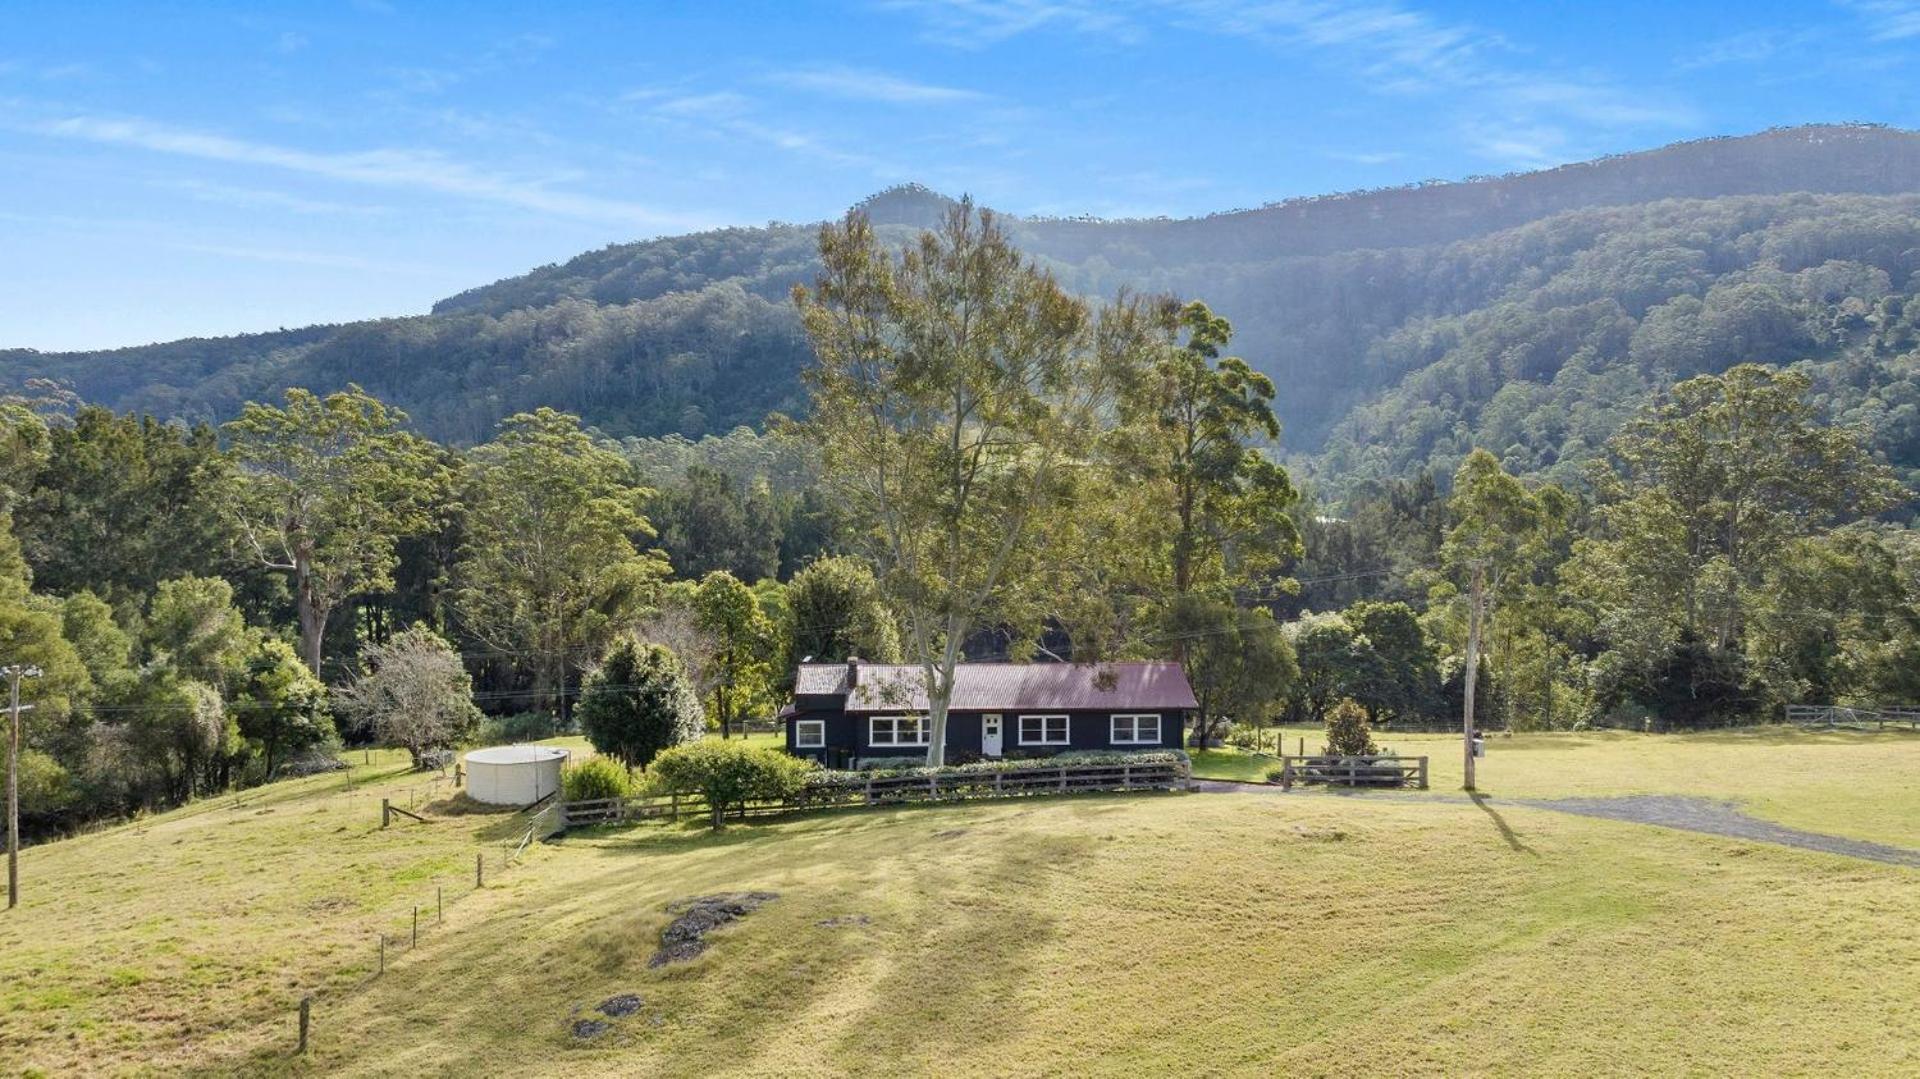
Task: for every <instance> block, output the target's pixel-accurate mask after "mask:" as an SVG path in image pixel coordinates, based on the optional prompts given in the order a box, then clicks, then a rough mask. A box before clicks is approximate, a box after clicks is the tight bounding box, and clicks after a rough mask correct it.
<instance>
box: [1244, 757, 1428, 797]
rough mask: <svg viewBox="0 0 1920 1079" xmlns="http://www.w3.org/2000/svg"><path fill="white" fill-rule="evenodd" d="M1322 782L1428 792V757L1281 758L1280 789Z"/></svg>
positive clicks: (1344, 785)
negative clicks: (1406, 788) (1413, 788)
mask: <svg viewBox="0 0 1920 1079" xmlns="http://www.w3.org/2000/svg"><path fill="white" fill-rule="evenodd" d="M1296 783H1298V784H1307V783H1323V784H1326V785H1328V786H1338V787H1408V786H1413V787H1418V788H1420V789H1421V790H1426V789H1427V758H1425V757H1395V756H1387V755H1379V756H1371V757H1331V756H1318V757H1307V756H1299V757H1296V756H1285V757H1281V758H1280V786H1281V788H1282V789H1284V790H1292V789H1293V787H1294V784H1296Z"/></svg>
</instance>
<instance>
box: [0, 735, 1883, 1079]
mask: <svg viewBox="0 0 1920 1079" xmlns="http://www.w3.org/2000/svg"><path fill="white" fill-rule="evenodd" d="M1396 742H1398V743H1400V748H1401V749H1402V750H1403V751H1409V752H1416V753H1432V754H1434V758H1433V759H1434V763H1435V776H1434V787H1435V790H1434V791H1432V792H1431V793H1430V794H1429V795H1427V796H1424V797H1413V796H1404V795H1392V794H1382V795H1377V796H1375V795H1361V796H1350V795H1328V794H1309V793H1299V792H1296V793H1294V794H1291V795H1285V796H1282V795H1278V794H1276V793H1271V792H1269V793H1264V794H1247V795H1237V794H1225V795H1222V794H1205V795H1201V794H1192V795H1184V794H1183V795H1136V796H1092V797H1044V798H1031V799H1022V800H1018V801H1010V802H998V803H993V802H989V803H975V804H955V805H942V806H927V807H917V808H879V809H872V810H846V811H836V812H825V813H816V814H811V815H805V816H799V817H793V818H784V819H778V820H771V821H766V822H754V823H748V824H737V825H734V826H733V827H731V828H729V829H728V830H727V831H726V832H724V833H722V834H720V835H717V836H715V835H710V834H708V833H707V832H706V831H705V829H704V828H700V827H698V826H697V825H692V824H684V825H677V826H676V825H670V824H665V823H659V824H648V825H640V826H636V827H631V828H625V829H612V830H606V831H599V832H586V833H579V834H575V835H572V836H569V837H567V838H566V839H565V840H564V841H561V842H558V843H553V844H539V843H536V844H533V845H532V846H530V847H529V848H528V849H527V850H526V851H525V852H524V854H523V855H522V857H521V858H520V859H519V860H518V861H517V862H515V863H514V864H513V865H512V866H511V867H507V866H505V865H504V864H503V862H504V859H505V856H506V854H507V852H508V851H510V850H512V849H514V847H515V846H517V841H518V838H519V836H520V835H521V834H523V832H524V829H525V828H526V826H527V817H526V816H525V815H524V814H515V815H504V814H480V813H459V812H456V810H457V808H458V807H457V806H455V805H453V804H451V803H447V802H444V801H439V800H437V799H440V798H441V797H442V796H443V795H444V793H445V790H444V787H443V788H442V789H441V790H439V791H424V790H423V791H420V792H419V793H420V796H421V797H420V799H419V801H418V802H414V801H412V800H411V799H410V797H409V795H410V791H409V790H408V788H409V787H412V786H417V785H419V784H421V783H422V782H423V779H422V777H421V776H420V775H419V774H417V773H412V772H409V771H408V770H407V766H406V763H405V761H404V754H401V753H398V752H389V753H385V754H376V755H374V756H373V758H372V761H371V763H368V764H361V765H357V766H356V767H355V768H354V769H353V771H352V773H351V775H350V776H347V775H340V774H334V775H328V776H323V777H316V778H312V779H304V780H293V781H288V782H285V783H278V784H273V785H270V786H267V787H262V788H257V789H255V790H251V791H247V792H244V793H243V794H241V795H239V796H237V797H220V798H216V799H208V800H206V801H204V802H201V803H198V804H196V805H193V806H189V807H186V808H183V809H180V810H176V811H174V812H171V813H166V814H161V815H157V816H155V817H152V818H149V819H144V820H141V821H138V822H134V823H130V824H127V825H124V826H121V827H118V828H114V829H110V830H107V831H103V832H100V833H97V834H93V835H87V836H81V837H78V838H75V839H71V840H63V841H60V842H56V843H50V844H45V845H42V846H35V847H31V848H28V849H27V850H26V851H25V852H23V855H22V858H21V863H22V880H23V882H24V888H25V891H24V893H23V898H22V903H21V906H20V907H19V909H17V910H13V911H8V912H6V914H5V915H4V917H0V1070H4V1071H6V1072H8V1073H15V1072H24V1073H28V1074H34V1073H47V1074H88V1075H95V1074H99V1075H107V1074H139V1075H146V1074H154V1073H163V1074H174V1073H185V1074H208V1075H214V1074H220V1075H226V1074H234V1073H236V1072H237V1073H242V1074H275V1073H283V1072H288V1071H293V1072H299V1073H305V1072H307V1071H315V1072H324V1073H326V1074H336V1073H354V1074H380V1075H400V1074H406V1075H425V1074H459V1075H464V1074H472V1073H474V1072H475V1071H484V1072H486V1073H488V1074H495V1073H500V1074H506V1073H510V1074H515V1075H579V1074H649V1075H669V1074H670V1075H681V1074H686V1075H704V1074H713V1073H715V1072H728V1073H747V1074H782V1075H791V1074H810V1073H831V1074H845V1073H886V1074H900V1073H902V1072H909V1073H915V1074H919V1073H925V1072H931V1071H938V1072H943V1073H954V1072H961V1073H991V1074H1059V1073H1062V1072H1070V1073H1075V1074H1083V1073H1090V1072H1093V1073H1115V1074H1118V1073H1126V1074H1140V1073H1142V1072H1155V1073H1158V1072H1164V1071H1170V1070H1180V1071H1185V1072H1199V1073H1208V1074H1212V1073H1236V1074H1237V1073H1242V1072H1260V1073H1271V1072H1273V1071H1276V1070H1278V1071H1286V1072H1305V1073H1317V1072H1320V1071H1324V1070H1326V1069H1327V1067H1328V1063H1327V1062H1328V1061H1330V1060H1337V1061H1339V1062H1340V1066H1341V1067H1342V1068H1344V1069H1346V1070H1349V1071H1353V1070H1358V1071H1361V1072H1367V1073H1395V1074H1398V1073H1406V1072H1422V1073H1433V1074H1459V1073H1462V1072H1469V1073H1479V1072H1488V1071H1491V1072H1496V1073H1508V1072H1515V1073H1518V1072H1524V1073H1528V1074H1592V1073H1594V1072H1596V1071H1629V1072H1644V1073H1660V1074H1666V1073H1673V1072H1710V1073H1718V1072H1731V1071H1743V1072H1760V1073H1767V1074H1772V1073H1804V1072H1818V1073H1833V1074H1890V1073H1906V1072H1909V1071H1911V1070H1913V1069H1914V1068H1915V1067H1916V1065H1920V1055H1916V1054H1920V1031H1916V1030H1915V1022H1916V1017H1915V1013H1914V1010H1913V1009H1912V1007H1911V1005H1910V1002H1911V1000H1912V999H1913V997H1914V994H1915V993H1916V992H1920V965H1916V964H1914V963H1912V962H1911V957H1912V954H1913V948H1914V940H1915V937H1914V928H1913V927H1914V924H1915V918H1916V916H1920V890H1917V889H1915V888H1914V887H1913V871H1912V870H1910V869H1906V868H1902V867H1899V866H1893V865H1882V864H1878V863H1872V862H1863V861H1858V860H1853V859H1848V858H1843V857H1839V856H1834V855H1827V854H1815V853H1811V852H1807V851H1798V850H1791V849H1787V848H1783V847H1777V846H1771V845H1766V844H1757V843H1749V842H1745V841H1741V840H1733V839H1727V838H1723V837H1716V836H1705V835H1698V834H1691V833H1685V832H1678V831H1669V830H1666V829H1661V828H1652V827H1648V826H1645V825H1638V824H1628V823H1621V822H1614V821H1605V820H1596V819H1591V818H1586V817H1576V816H1569V815H1565V814H1561V813H1555V812H1551V811H1548V810H1545V809H1540V808H1534V807H1529V806H1527V805H1523V804H1520V800H1521V799H1524V798H1528V797H1543V796H1545V797H1565V796H1572V795H1584V796H1597V795H1609V794H1619V793H1627V792H1654V793H1662V794H1678V795H1693V796H1697V797H1706V798H1713V799H1739V800H1740V801H1741V803H1742V804H1743V807H1744V808H1746V809H1747V810H1748V811H1750V812H1752V813H1754V814H1756V815H1759V816H1761V817H1763V818H1766V819H1770V820H1779V821H1781V822H1784V823H1787V824H1790V825H1794V826H1798V827H1802V828H1807V829H1813V830H1819V831H1826V832H1832V833H1837V834H1845V835H1849V836H1854V837H1858V838H1866V839H1879V840H1883V841H1886V842H1893V843H1907V844H1910V843H1911V842H1912V836H1913V835H1914V834H1915V823H1916V820H1920V816H1917V815H1920V794H1917V792H1920V787H1916V785H1915V784H1914V783H1913V782H1912V777H1913V775H1914V770H1915V768H1916V767H1917V766H1920V738H1916V737H1914V736H1911V735H1907V734H1904V733H1900V734H1896V733H1887V734H1880V735H1874V734H1858V733H1839V734H1812V733H1805V732H1797V731H1795V732H1788V731H1749V732H1742V733H1737V734H1729V733H1716V734H1708V735H1685V736H1640V735H1631V734H1625V733H1605V734H1586V735H1521V736H1516V737H1514V738H1511V739H1502V740H1500V741H1498V742H1497V744H1495V745H1494V746H1493V747H1492V748H1491V755H1490V756H1489V758H1488V759H1487V760H1486V761H1485V762H1484V764H1483V769H1484V770H1483V772H1482V773H1481V779H1482V782H1483V784H1484V786H1485V787H1486V788H1488V789H1489V790H1490V791H1491V795H1492V796H1491V799H1490V800H1488V801H1485V802H1483V803H1480V804H1476V803H1474V802H1470V801H1468V800H1466V799H1465V798H1463V797H1459V796H1457V795H1448V794H1446V793H1444V792H1447V791H1450V790H1452V789H1454V788H1455V787H1457V785H1458V783H1459V779H1460V777H1459V772H1458V768H1459V761H1458V759H1457V756H1456V755H1455V754H1454V753H1452V752H1448V750H1450V749H1451V748H1453V747H1455V746H1456V745H1457V739H1449V738H1446V737H1433V738H1425V737H1423V736H1418V735H1407V736H1401V737H1399V738H1397V739H1396ZM356 756H357V755H356ZM382 798H392V799H395V803H394V804H396V805H399V806H402V807H405V806H409V805H412V806H413V807H414V808H415V809H417V810H420V811H422V812H424V813H425V815H426V817H427V820H426V821H424V822H416V821H410V820H397V821H396V822H395V823H394V825H393V826H392V827H390V828H385V829H382V828H381V827H380V823H379V822H380V800H381V799H382ZM476 854H479V855H481V856H482V858H483V859H484V861H485V865H486V871H487V878H486V885H485V887H484V888H481V889H477V890H476V889H474V888H473V861H474V856H475V855H476ZM750 889H764V890H768V891H773V892H777V893H779V898H778V899H776V900H773V901H771V902H769V903H767V904H766V905H765V906H763V907H762V908H760V909H759V910H758V911H756V912H754V913H752V914H751V915H749V916H747V917H746V918H744V919H742V920H741V921H739V922H736V923H734V924H731V925H727V926H725V927H723V928H721V929H719V930H718V931H717V932H716V933H714V934H713V935H712V937H711V938H710V943H711V947H710V949H709V950H708V952H707V953H706V954H705V955H703V956H701V957H699V958H697V959H695V960H694V961H692V962H689V963H685V964H674V965H670V966H665V967H660V968H653V967H650V966H649V965H648V960H649V958H650V956H651V955H652V953H653V951H654V950H655V948H656V947H657V946H658V944H659V940H660V936H659V934H660V931H661V929H662V928H663V927H664V926H665V925H666V923H667V922H668V921H669V919H670V915H669V914H667V913H666V911H665V907H666V905H667V904H668V903H671V902H674V901H677V900H681V899H685V898H688V897H692V896H701V895H708V894H714V893H721V892H737V891H744V890H750ZM442 896H444V899H445V919H444V921H441V920H439V919H438V918H437V917H436V916H437V914H438V913H439V911H438V909H437V908H436V901H437V900H438V899H439V898H441V897H442ZM416 906H418V907H419V908H420V914H421V919H420V926H419V928H420V938H419V939H420V943H419V947H418V949H417V950H416V949H413V948H411V947H409V941H410V940H411V937H412V926H413V922H412V914H413V911H414V909H415V907H416ZM382 934H384V935H385V936H386V937H387V938H388V940H389V944H388V951H387V956H386V961H387V967H386V970H385V973H384V974H379V975H377V976H376V969H377V965H378V962H379V959H378V956H379V951H378V945H377V943H376V942H377V939H378V936H379V935H382ZM1836 956H1845V957H1846V960H1847V961H1846V962H1844V963H1836V962H1835V961H1834V960H1835V957H1836ZM626 993H633V994H637V995H638V996H639V997H640V998H641V1005H640V1008H639V1010H638V1012H637V1013H635V1014H632V1015H628V1016H625V1017H623V1018H620V1019H617V1020H614V1021H612V1022H610V1023H609V1026H608V1028H607V1029H605V1030H603V1031H601V1032H600V1033H599V1034H597V1035H595V1036H592V1037H589V1038H585V1039H580V1038H576V1037H575V1036H574V1034H573V1033H572V1027H573V1023H574V1022H575V1021H576V1020H580V1019H588V1020H592V1019H595V1018H596V1016H595V1014H594V1013H595V1009H596V1005H598V1004H599V1003H600V1002H602V1001H605V1000H608V999H609V998H612V997H614V996H616V995H618V994H626ZM307 994H313V995H314V1010H313V1018H314V1026H313V1047H312V1059H311V1060H310V1061H306V1062H300V1061H296V1060H295V1059H294V1058H293V1057H292V1053H291V1050H292V1048H293V1044H294V1038H295V1031H296V1027H295V1021H294V1019H295V1014H296V1009H297V1007H298V1002H299V1000H300V999H301V997H302V996H304V995H307Z"/></svg>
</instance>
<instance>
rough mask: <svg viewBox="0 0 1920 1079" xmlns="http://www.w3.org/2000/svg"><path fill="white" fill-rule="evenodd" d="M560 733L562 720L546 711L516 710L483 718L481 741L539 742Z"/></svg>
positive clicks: (484, 743)
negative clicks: (505, 714)
mask: <svg viewBox="0 0 1920 1079" xmlns="http://www.w3.org/2000/svg"><path fill="white" fill-rule="evenodd" d="M560 733H562V732H561V730H560V721H559V720H557V719H555V718H554V717H553V716H552V715H550V714H548V713H546V712H515V713H514V714H512V715H510V716H488V717H487V718H486V719H484V720H482V721H481V723H480V736H479V741H480V742H481V743H482V744H483V745H489V746H497V745H503V744H513V743H518V742H538V741H540V740H542V739H545V738H552V737H554V736H556V735H558V734H560Z"/></svg>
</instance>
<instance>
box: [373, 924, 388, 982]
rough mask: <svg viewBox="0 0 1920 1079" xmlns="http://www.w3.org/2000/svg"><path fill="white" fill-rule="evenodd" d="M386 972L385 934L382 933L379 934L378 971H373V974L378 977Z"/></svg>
mask: <svg viewBox="0 0 1920 1079" xmlns="http://www.w3.org/2000/svg"><path fill="white" fill-rule="evenodd" d="M386 972H387V935H386V934H385V933H382V934H380V967H379V969H378V970H375V971H374V973H375V974H376V975H378V974H385V973H386Z"/></svg>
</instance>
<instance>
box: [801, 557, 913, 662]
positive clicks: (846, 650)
mask: <svg viewBox="0 0 1920 1079" xmlns="http://www.w3.org/2000/svg"><path fill="white" fill-rule="evenodd" d="M787 606H788V609H789V610H791V611H792V617H793V645H792V648H791V651H792V653H793V658H794V660H795V661H799V660H805V659H811V660H812V661H813V662H815V663H839V662H841V661H843V660H845V659H847V658H848V657H849V656H859V657H860V658H862V659H868V660H872V661H874V662H876V663H898V662H899V661H900V633H899V630H898V629H896V628H895V626H894V624H893V615H892V613H891V612H889V611H888V610H887V606H886V603H885V601H884V600H882V599H881V596H880V585H879V582H877V581H875V580H874V578H873V571H872V570H871V569H869V568H868V567H867V564H866V563H864V562H862V561H860V560H859V559H857V558H848V557H845V556H837V557H832V558H822V559H819V560H817V561H814V562H811V563H808V565H807V567H806V568H805V569H803V570H801V571H800V572H799V573H796V574H794V576H793V580H792V581H790V582H788V584H787Z"/></svg>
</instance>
